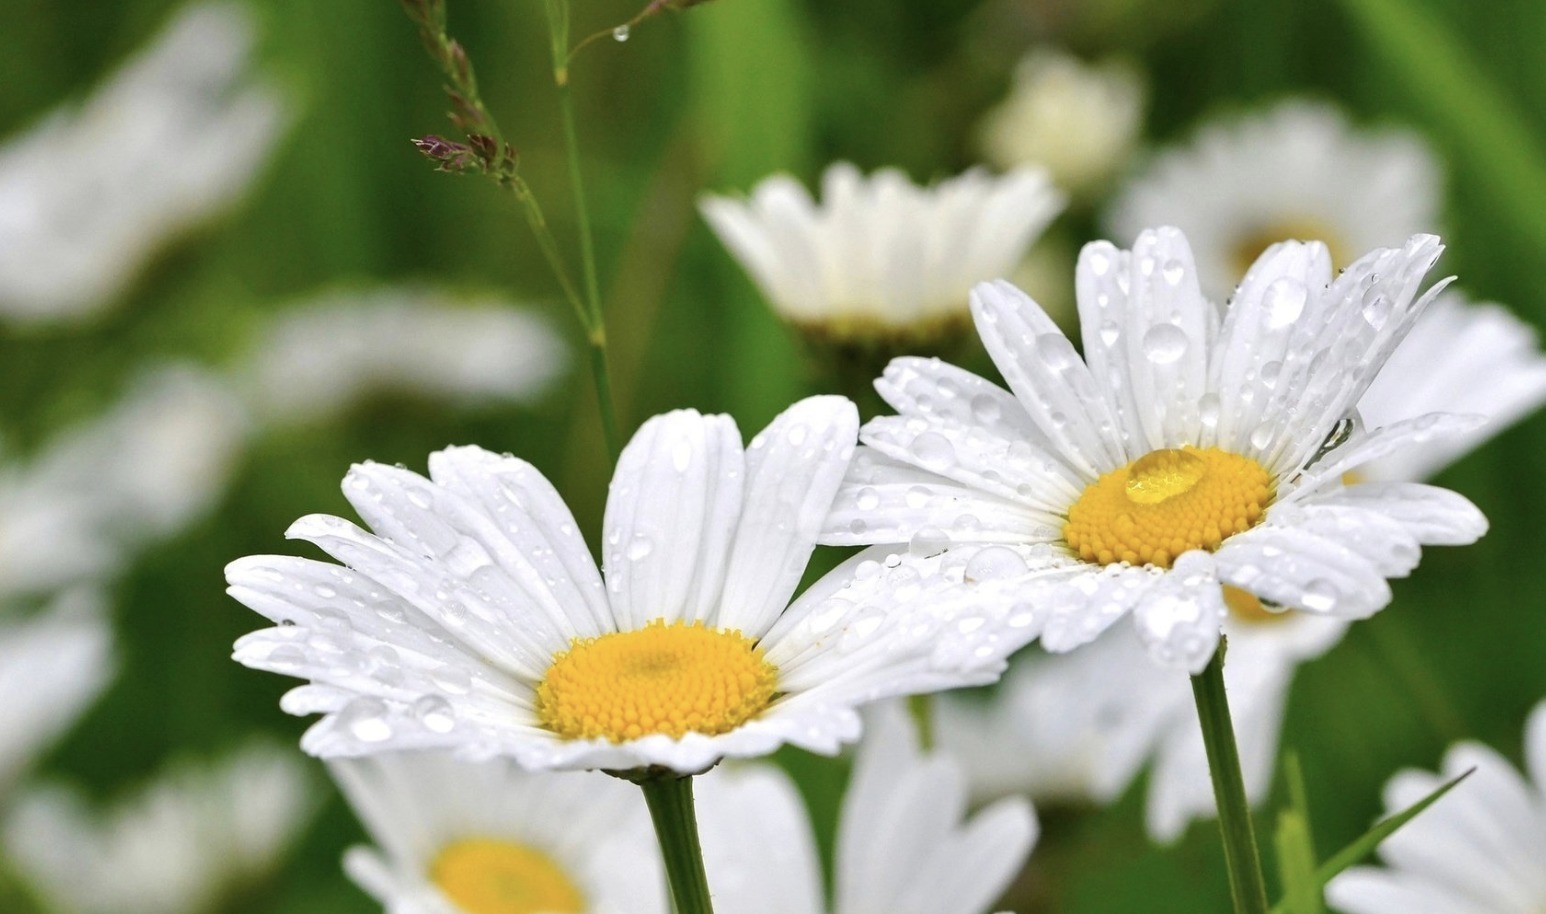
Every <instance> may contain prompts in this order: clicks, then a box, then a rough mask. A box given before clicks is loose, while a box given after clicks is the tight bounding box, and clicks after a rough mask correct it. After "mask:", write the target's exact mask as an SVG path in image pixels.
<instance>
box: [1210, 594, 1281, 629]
mask: <svg viewBox="0 0 1546 914" xmlns="http://www.w3.org/2000/svg"><path fill="white" fill-rule="evenodd" d="M1224 606H1225V607H1227V608H1228V609H1229V615H1230V616H1231V617H1233V618H1234V619H1235V620H1236V621H1238V622H1244V623H1246V624H1248V625H1271V624H1273V623H1274V622H1286V621H1288V616H1289V611H1288V610H1282V611H1280V612H1273V611H1272V610H1270V609H1268V608H1267V607H1265V606H1263V605H1262V604H1261V600H1260V599H1258V598H1257V596H1256V594H1254V593H1251V592H1250V591H1249V590H1241V589H1240V588H1238V587H1235V586H1233V585H1231V584H1225V585H1224Z"/></svg>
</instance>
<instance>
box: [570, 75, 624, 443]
mask: <svg viewBox="0 0 1546 914" xmlns="http://www.w3.org/2000/svg"><path fill="white" fill-rule="evenodd" d="M558 100H559V108H560V110H561V111H562V112H563V120H564V146H565V147H566V148H567V151H568V154H569V182H570V184H571V185H572V186H573V188H574V211H575V218H576V219H577V220H578V222H579V227H580V270H581V273H582V275H583V277H584V280H585V314H586V321H585V328H586V330H587V331H588V333H587V341H588V342H589V343H590V347H591V374H592V375H594V376H595V379H596V397H597V402H598V404H599V405H600V407H601V433H602V437H603V438H605V439H606V443H607V453H608V454H610V455H611V457H612V459H613V460H616V459H617V455H618V453H619V452H620V447H621V442H620V441H619V438H618V431H617V413H616V410H615V408H614V407H613V404H612V382H611V376H610V375H609V374H608V372H607V327H606V319H605V318H604V317H603V316H602V313H601V283H600V282H599V280H598V279H597V278H596V241H595V237H594V235H593V234H592V232H591V225H590V209H589V207H587V206H586V202H585V181H584V179H583V177H582V176H581V171H580V140H579V133H578V131H576V130H575V127H574V101H573V100H572V99H571V98H570V94H569V83H568V82H567V81H563V82H560V83H559V84H558Z"/></svg>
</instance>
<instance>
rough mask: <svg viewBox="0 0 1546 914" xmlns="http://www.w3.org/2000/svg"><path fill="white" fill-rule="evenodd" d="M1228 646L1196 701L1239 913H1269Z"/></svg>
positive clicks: (1200, 679)
mask: <svg viewBox="0 0 1546 914" xmlns="http://www.w3.org/2000/svg"><path fill="white" fill-rule="evenodd" d="M1226 646H1227V645H1226V643H1225V641H1224V639H1222V638H1221V639H1220V640H1219V646H1218V650H1216V651H1214V652H1213V657H1212V659H1210V660H1209V661H1208V665H1207V666H1205V667H1203V670H1202V672H1201V673H1198V674H1197V675H1196V676H1193V677H1192V697H1193V698H1195V699H1196V701H1197V720H1198V722H1199V723H1201V724H1202V740H1203V744H1204V745H1205V746H1206V747H1207V749H1208V773H1209V774H1210V775H1212V777H1213V797H1214V802H1215V803H1216V804H1217V805H1218V811H1219V831H1220V832H1221V833H1222V834H1223V836H1224V863H1225V865H1226V866H1227V867H1228V868H1229V888H1230V892H1231V894H1232V895H1233V896H1234V901H1235V914H1266V912H1267V883H1266V880H1265V879H1264V878H1263V876H1262V866H1261V853H1260V852H1259V851H1258V850H1257V847H1256V832H1255V830H1254V829H1253V827H1252V825H1251V807H1250V804H1249V803H1247V802H1246V798H1245V775H1244V774H1242V773H1241V770H1240V750H1239V749H1238V748H1237V747H1236V746H1235V727H1234V724H1233V723H1232V722H1231V721H1230V717H1229V698H1228V696H1227V695H1225V692H1224V651H1225V648H1226Z"/></svg>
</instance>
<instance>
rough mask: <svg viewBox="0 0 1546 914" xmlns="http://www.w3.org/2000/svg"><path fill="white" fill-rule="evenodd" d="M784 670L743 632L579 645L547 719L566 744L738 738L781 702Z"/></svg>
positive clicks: (544, 690) (561, 660) (567, 656)
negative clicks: (734, 733)
mask: <svg viewBox="0 0 1546 914" xmlns="http://www.w3.org/2000/svg"><path fill="white" fill-rule="evenodd" d="M777 687H778V670H776V669H775V668H774V667H773V665H772V664H771V663H768V662H767V661H766V660H764V659H763V656H762V650H761V649H760V648H758V647H757V645H756V643H755V642H753V641H752V640H751V639H750V638H747V637H745V636H743V635H742V634H741V633H740V632H739V631H721V630H719V629H715V628H709V627H707V626H705V625H704V624H703V623H701V622H692V623H686V622H673V623H671V624H669V625H668V624H666V623H664V622H658V621H657V622H651V623H650V624H649V625H646V626H645V627H644V628H640V629H635V630H633V631H628V632H613V633H611V634H606V635H601V636H600V637H596V638H576V639H574V641H573V643H571V644H570V646H569V650H567V651H563V652H562V653H560V654H558V655H557V656H556V657H554V658H553V665H552V666H550V667H548V672H547V675H546V676H544V677H543V679H542V684H541V685H539V686H538V687H537V716H538V717H539V718H540V719H541V721H542V724H543V726H545V727H547V728H548V729H549V730H552V731H553V732H554V733H557V734H558V735H559V736H561V737H563V738H565V739H598V738H600V739H608V740H611V741H612V742H614V743H620V742H623V741H625V740H630V739H638V738H639V737H642V736H648V735H650V734H652V733H664V734H666V735H668V736H672V737H676V738H678V739H679V738H681V737H682V735H683V734H686V733H689V732H692V733H706V734H709V735H711V736H712V735H715V734H719V733H728V732H729V731H731V730H734V729H735V728H736V727H739V726H740V725H741V724H743V723H745V722H747V721H748V720H751V719H752V718H754V717H756V716H757V715H758V714H761V713H762V712H763V710H764V709H766V708H767V706H768V704H769V703H770V702H772V700H773V694H774V692H775V691H776V689H777Z"/></svg>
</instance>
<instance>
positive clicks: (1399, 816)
mask: <svg viewBox="0 0 1546 914" xmlns="http://www.w3.org/2000/svg"><path fill="white" fill-rule="evenodd" d="M1475 771H1476V769H1475V768H1472V769H1470V770H1468V771H1466V772H1464V773H1462V774H1461V775H1460V776H1458V777H1456V778H1455V779H1454V780H1451V781H1449V782H1448V783H1445V784H1441V785H1439V786H1438V787H1437V788H1436V789H1434V791H1433V792H1432V793H1430V794H1428V795H1427V796H1425V797H1423V798H1422V799H1421V800H1418V801H1417V802H1416V803H1413V804H1412V805H1411V806H1408V807H1407V808H1406V809H1403V810H1402V811H1401V812H1398V813H1396V814H1395V815H1393V816H1388V817H1386V818H1384V819H1381V820H1380V821H1378V822H1376V823H1374V827H1373V828H1371V829H1369V830H1368V831H1367V832H1364V834H1363V836H1362V837H1360V838H1358V839H1357V840H1356V841H1354V842H1352V843H1351V844H1349V845H1348V846H1347V847H1344V848H1342V850H1340V851H1338V852H1337V853H1336V854H1335V855H1333V856H1332V858H1331V859H1330V860H1327V861H1326V862H1325V863H1322V864H1321V866H1320V869H1318V870H1316V871H1315V880H1316V881H1317V882H1318V883H1319V884H1320V887H1322V888H1324V887H1325V885H1326V883H1328V882H1330V881H1331V879H1332V877H1333V876H1336V875H1337V874H1338V873H1340V872H1342V871H1343V870H1345V869H1347V868H1348V867H1350V866H1352V865H1353V864H1355V863H1357V862H1358V861H1360V860H1362V859H1364V858H1365V857H1367V856H1369V854H1371V853H1373V851H1374V849H1375V848H1376V847H1378V846H1379V843H1380V842H1381V841H1384V840H1385V839H1386V838H1389V837H1390V836H1391V835H1393V834H1395V833H1396V830H1397V829H1399V828H1401V826H1403V825H1405V824H1406V823H1408V822H1410V821H1412V819H1413V818H1415V817H1416V816H1417V814H1418V813H1420V812H1422V811H1423V810H1425V809H1427V808H1428V807H1429V806H1432V805H1433V804H1434V803H1435V802H1437V801H1438V799H1439V797H1442V796H1444V794H1446V793H1449V792H1450V790H1452V789H1453V788H1454V786H1455V785H1456V784H1459V783H1460V782H1461V781H1463V780H1465V779H1466V778H1468V777H1470V776H1471V775H1472V774H1473V773H1474V772H1475ZM1302 910H1303V909H1301V908H1298V907H1295V906H1294V903H1293V899H1292V898H1288V899H1284V900H1283V901H1281V902H1279V903H1278V904H1277V905H1276V906H1274V907H1273V909H1272V914H1300V912H1301V911H1302Z"/></svg>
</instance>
